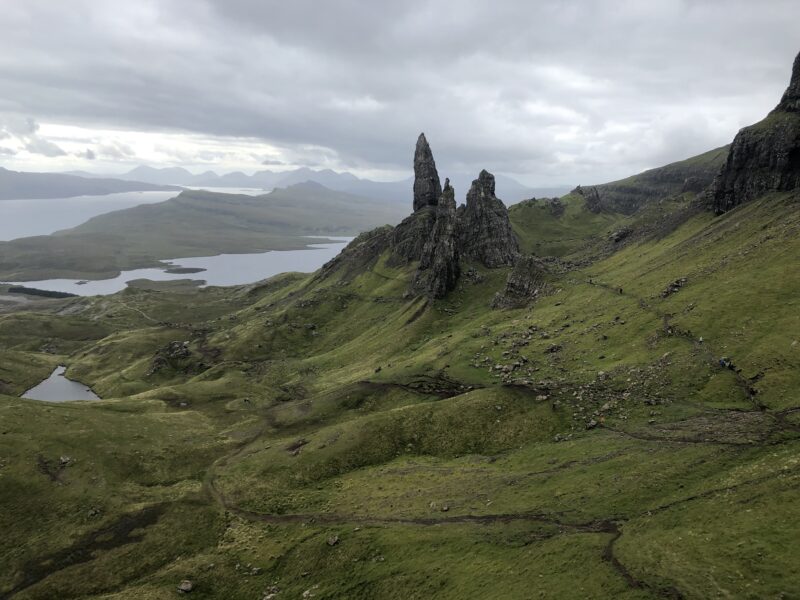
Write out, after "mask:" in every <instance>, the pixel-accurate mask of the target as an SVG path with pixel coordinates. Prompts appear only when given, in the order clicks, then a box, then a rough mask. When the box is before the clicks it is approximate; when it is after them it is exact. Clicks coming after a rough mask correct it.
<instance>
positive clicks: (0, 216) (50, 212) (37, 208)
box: [0, 188, 266, 241]
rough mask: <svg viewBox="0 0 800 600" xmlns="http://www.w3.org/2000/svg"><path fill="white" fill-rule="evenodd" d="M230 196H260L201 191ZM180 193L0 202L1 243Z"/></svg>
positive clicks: (248, 191) (253, 192) (250, 191)
mask: <svg viewBox="0 0 800 600" xmlns="http://www.w3.org/2000/svg"><path fill="white" fill-rule="evenodd" d="M202 189H209V190H213V191H224V192H226V193H228V194H247V195H249V196H257V195H259V194H264V193H266V192H265V191H264V190H260V189H253V188H202ZM178 194H179V192H121V193H119V194H106V195H105V196H75V197H73V198H46V199H34V200H0V241H8V240H13V239H16V238H21V237H30V236H32V235H49V234H51V233H54V232H56V231H60V230H61V229H70V228H72V227H77V226H78V225H80V224H81V223H84V222H85V221H87V220H89V219H91V218H92V217H96V216H97V215H102V214H105V213H109V212H112V211H115V210H123V209H125V208H132V207H134V206H139V205H140V204H154V203H156V202H163V201H165V200H169V199H170V198H174V197H175V196H177V195H178Z"/></svg>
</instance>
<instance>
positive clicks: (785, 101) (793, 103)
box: [777, 52, 800, 112]
mask: <svg viewBox="0 0 800 600" xmlns="http://www.w3.org/2000/svg"><path fill="white" fill-rule="evenodd" d="M777 110H783V111H787V112H800V52H798V53H797V56H796V57H795V59H794V66H793V67H792V78H791V79H790V80H789V87H788V88H786V91H785V92H784V94H783V98H781V102H780V104H778V108H777Z"/></svg>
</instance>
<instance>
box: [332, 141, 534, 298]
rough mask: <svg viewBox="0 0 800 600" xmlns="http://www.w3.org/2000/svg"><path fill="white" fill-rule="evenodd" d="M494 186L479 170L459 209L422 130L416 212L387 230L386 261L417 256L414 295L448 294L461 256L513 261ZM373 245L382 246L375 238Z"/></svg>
mask: <svg viewBox="0 0 800 600" xmlns="http://www.w3.org/2000/svg"><path fill="white" fill-rule="evenodd" d="M494 190H495V187H494V176H493V175H492V174H491V173H488V172H487V171H481V174H480V176H479V177H478V179H476V180H475V181H474V182H473V183H472V188H471V189H470V191H469V193H468V194H467V204H466V206H464V205H462V206H460V207H458V208H456V200H455V191H454V190H453V188H452V187H451V186H450V181H449V180H446V182H445V186H444V189H442V188H441V184H440V182H439V173H438V172H437V170H436V163H435V161H434V160H433V153H432V152H431V148H430V146H429V145H428V140H426V139H425V134H420V136H419V139H418V140H417V147H416V151H415V153H414V212H413V213H412V214H411V215H409V216H408V217H406V218H405V219H403V222H402V223H400V225H398V226H397V227H395V228H394V229H393V230H391V232H390V233H388V234H386V235H388V237H389V249H390V252H389V258H388V260H387V264H388V265H390V266H402V265H407V264H409V263H413V262H415V261H419V265H418V267H417V271H416V272H415V274H414V277H413V279H412V281H411V285H410V288H409V292H410V293H411V294H424V295H426V296H428V297H430V298H442V297H444V296H445V295H446V294H447V293H448V292H450V291H451V290H453V289H455V287H456V285H457V283H458V278H459V276H460V274H461V264H460V261H461V260H462V259H463V258H467V259H470V260H474V261H476V262H481V263H482V264H483V265H484V266H486V267H489V268H495V267H504V266H510V265H513V264H514V261H515V259H516V257H517V255H518V254H519V245H518V244H517V239H516V238H515V237H514V233H513V232H512V230H511V223H510V221H509V219H508V210H507V209H506V207H505V205H504V204H503V203H502V202H501V201H500V200H499V199H498V198H497V196H495V193H494ZM381 239H383V238H381ZM375 247H376V248H378V247H380V244H377V241H376V245H375ZM348 248H349V246H348ZM326 268H327V267H326ZM468 272H473V269H469V270H468ZM476 275H477V273H476ZM477 278H478V277H473V278H471V280H477Z"/></svg>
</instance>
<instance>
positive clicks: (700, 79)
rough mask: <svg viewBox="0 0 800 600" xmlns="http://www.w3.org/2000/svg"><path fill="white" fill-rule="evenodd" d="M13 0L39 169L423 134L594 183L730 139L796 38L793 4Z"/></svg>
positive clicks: (283, 160)
mask: <svg viewBox="0 0 800 600" xmlns="http://www.w3.org/2000/svg"><path fill="white" fill-rule="evenodd" d="M3 4H4V6H3V11H4V17H3V19H2V22H0V89H3V94H2V95H0V122H2V123H4V124H8V123H11V125H10V126H5V125H4V126H3V128H2V129H1V130H0V155H3V156H2V160H3V162H4V163H9V161H19V162H18V163H13V164H24V165H40V166H41V167H42V168H47V167H48V166H53V167H58V166H60V165H75V164H79V163H82V164H84V165H89V166H92V165H105V166H106V167H108V166H109V165H113V164H115V163H120V164H135V163H137V162H150V163H159V164H163V165H165V166H166V165H174V164H183V165H186V166H190V167H197V168H200V167H203V166H207V167H208V168H213V167H219V166H222V167H223V168H242V169H250V170H255V169H258V168H264V167H263V166H261V165H264V164H266V165H286V166H292V165H308V166H325V167H333V168H338V169H349V170H353V171H356V172H359V173H362V174H384V175H385V176H391V175H398V176H401V175H404V174H405V172H406V171H407V170H408V169H409V165H410V158H411V157H410V154H411V151H412V148H413V143H414V140H415V139H416V135H417V134H418V133H419V131H423V130H424V131H425V132H426V134H427V135H428V138H429V140H430V141H431V143H432V145H433V149H434V152H435V154H436V156H437V161H438V162H439V163H440V164H441V165H442V166H443V167H444V168H445V169H453V170H461V171H464V170H466V171H476V172H477V170H479V169H480V168H482V167H487V168H489V169H493V170H495V171H497V172H501V173H507V174H511V175H514V176H517V177H518V178H520V179H521V180H524V181H525V182H527V183H530V184H536V185H548V184H560V183H577V182H584V183H587V182H599V181H604V180H609V179H613V178H616V177H621V176H624V175H627V174H630V173H632V172H636V171H639V170H642V169H644V168H647V167H650V166H656V165H659V164H663V163H666V162H669V161H671V160H677V159H681V158H685V157H687V156H690V155H692V154H696V153H699V152H702V151H704V150H707V149H710V148H712V147H715V146H719V145H721V144H724V143H727V142H728V141H730V139H731V138H732V136H733V134H734V133H735V132H736V131H737V130H738V129H739V128H740V127H742V126H744V125H746V124H748V123H751V122H753V121H756V120H758V119H760V118H761V117H762V116H763V115H764V114H765V113H766V112H767V111H768V110H769V109H770V108H772V106H774V104H776V103H777V101H778V99H779V97H780V94H781V92H782V90H783V89H784V88H785V86H786V83H787V82H788V77H789V70H790V68H791V63H792V60H793V58H794V56H795V54H796V53H797V51H798V50H800V36H798V35H797V28H796V24H797V23H798V22H800V5H798V3H797V2H796V1H794V0H793V1H788V0H786V1H784V0H771V2H770V3H769V5H768V6H765V5H763V4H759V3H754V2H751V1H739V0H729V1H723V0H683V1H680V0H651V1H649V2H640V1H636V0H628V1H621V2H614V3H609V2H603V1H601V0H584V1H578V0H575V1H571V2H569V1H563V0H545V1H541V2H535V3H533V2H529V1H527V0H519V1H502V0H492V1H488V0H474V1H472V2H469V3H465V2H457V1H454V0H452V1H445V0H443V1H421V0H407V1H405V2H402V3H400V2H392V3H387V2H362V1H356V0H340V1H331V2H318V1H312V0H293V1H292V2H286V1H285V0H283V1H280V2H276V1H253V0H140V1H138V2H135V3H133V2H131V3H122V2H92V1H91V0H74V1H72V2H69V3H66V2H60V3H59V2H52V1H51V0H26V2H11V1H9V2H4V3H3ZM27 119H35V120H36V121H31V123H34V124H35V123H37V122H39V123H41V124H42V127H41V129H40V130H38V131H37V130H34V131H32V132H28V133H25V132H19V131H17V132H15V131H12V129H14V128H15V127H16V128H18V127H19V124H20V123H27V122H28V121H27ZM50 132H53V134H52V135H44V134H45V133H50ZM4 133H5V135H6V138H7V139H2V138H3V135H4ZM25 136H27V137H25ZM145 138H146V143H145V141H143V140H145ZM12 153H13V154H12ZM89 161H91V163H90V162H89Z"/></svg>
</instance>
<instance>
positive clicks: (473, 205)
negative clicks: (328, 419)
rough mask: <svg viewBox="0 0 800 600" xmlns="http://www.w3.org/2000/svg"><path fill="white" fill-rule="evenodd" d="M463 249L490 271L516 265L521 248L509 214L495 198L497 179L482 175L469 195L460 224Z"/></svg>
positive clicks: (483, 172) (481, 173)
mask: <svg viewBox="0 0 800 600" xmlns="http://www.w3.org/2000/svg"><path fill="white" fill-rule="evenodd" d="M459 233H460V236H461V248H462V251H463V253H464V255H465V256H468V257H470V258H473V259H475V260H478V261H480V262H481V263H483V265H484V266H486V267H489V268H496V267H502V266H507V265H513V264H514V261H515V260H516V258H517V255H518V254H519V245H518V244H517V239H516V237H514V233H513V232H512V231H511V223H510V221H509V220H508V210H507V209H506V207H505V205H504V204H503V202H502V201H501V200H500V199H499V198H497V196H495V195H494V175H492V174H491V173H489V172H488V171H486V170H483V171H481V172H480V175H478V178H477V179H476V180H475V181H473V182H472V187H471V188H470V190H469V192H467V206H466V208H465V209H464V211H463V213H462V214H461V219H460V222H459Z"/></svg>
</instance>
